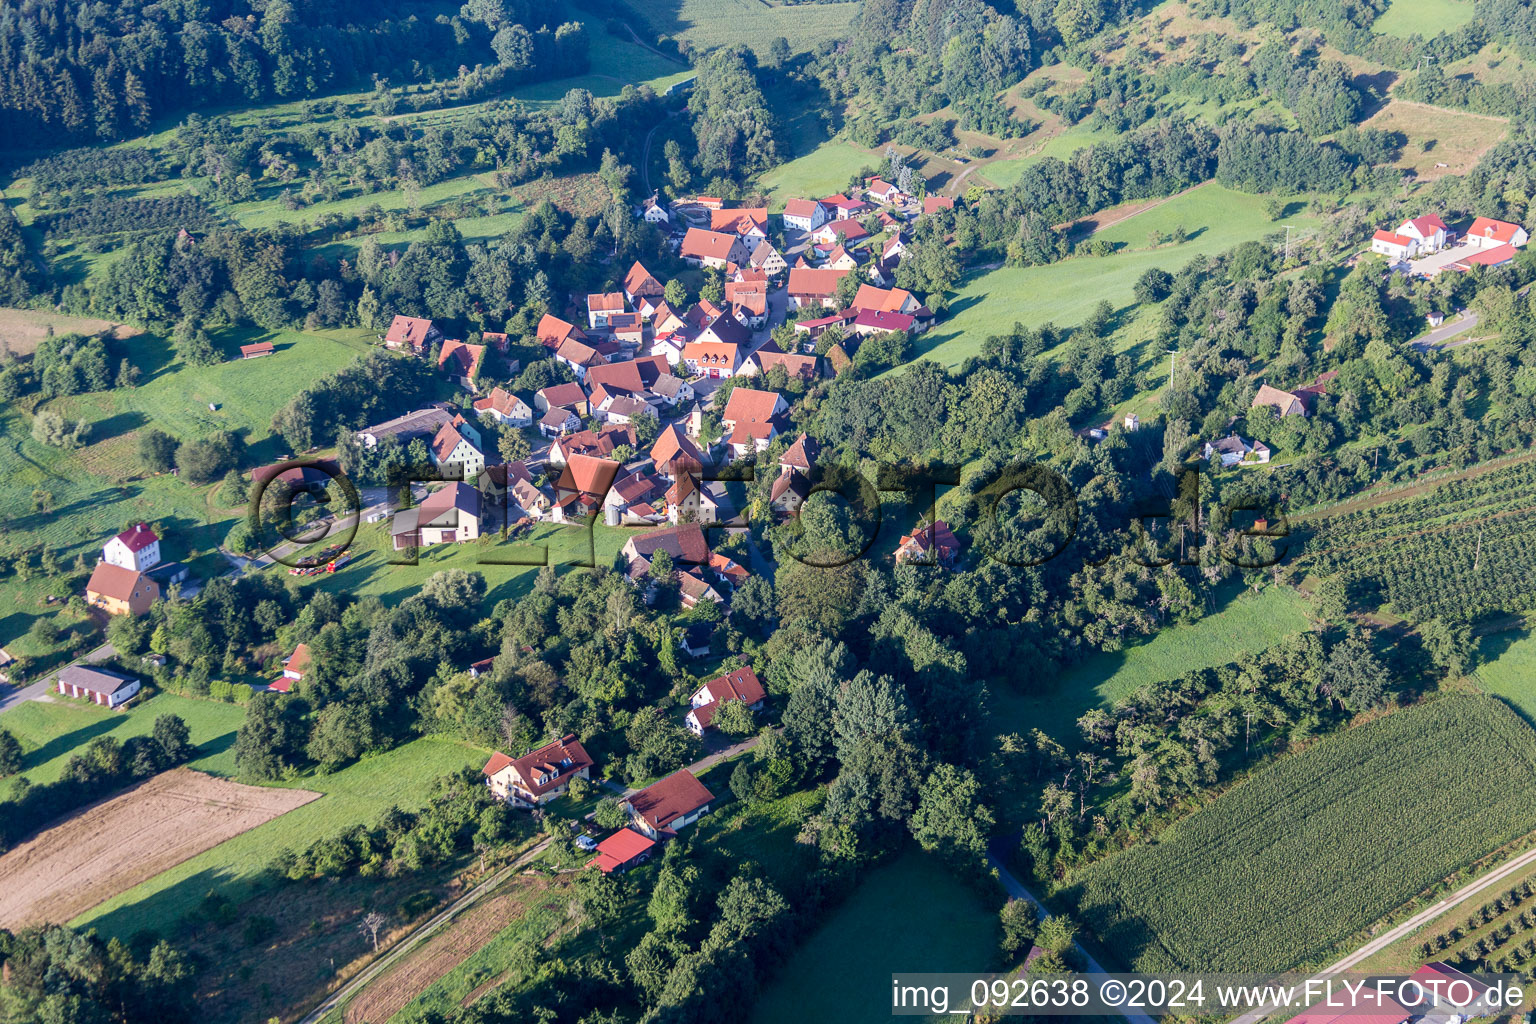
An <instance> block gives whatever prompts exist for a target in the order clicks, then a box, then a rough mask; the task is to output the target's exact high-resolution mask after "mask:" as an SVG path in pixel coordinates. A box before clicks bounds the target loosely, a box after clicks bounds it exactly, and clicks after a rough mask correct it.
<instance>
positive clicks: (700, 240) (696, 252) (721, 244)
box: [681, 228, 738, 260]
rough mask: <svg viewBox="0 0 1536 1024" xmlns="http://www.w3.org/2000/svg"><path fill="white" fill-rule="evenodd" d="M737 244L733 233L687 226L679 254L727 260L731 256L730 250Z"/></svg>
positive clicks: (696, 257) (697, 257) (695, 257)
mask: <svg viewBox="0 0 1536 1024" xmlns="http://www.w3.org/2000/svg"><path fill="white" fill-rule="evenodd" d="M737 244H738V239H737V237H736V236H735V235H727V234H724V233H722V232H719V231H705V230H704V229H703V228H689V229H688V233H687V234H686V235H684V236H683V248H682V252H681V254H682V255H683V256H691V257H693V258H694V259H715V260H727V259H730V258H731V252H732V251H733V250H734V249H735V248H736V245H737Z"/></svg>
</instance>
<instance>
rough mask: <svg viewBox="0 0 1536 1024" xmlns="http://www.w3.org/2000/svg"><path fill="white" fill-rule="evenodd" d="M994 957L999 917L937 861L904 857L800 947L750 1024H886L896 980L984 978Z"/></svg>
mask: <svg viewBox="0 0 1536 1024" xmlns="http://www.w3.org/2000/svg"><path fill="white" fill-rule="evenodd" d="M996 950H997V913H996V911H995V910H994V909H993V908H991V907H988V906H987V905H986V904H985V903H983V901H982V900H981V898H980V897H979V896H978V895H977V893H976V890H974V889H972V888H970V887H968V886H966V885H964V884H963V883H961V882H960V881H959V880H958V879H957V878H956V877H955V875H954V872H953V871H952V870H951V869H950V868H948V867H946V866H945V865H944V864H943V863H942V862H941V861H939V860H938V859H937V858H935V857H931V856H929V855H927V854H923V853H918V852H915V851H914V852H911V853H906V854H903V855H902V856H901V857H900V858H899V859H898V860H896V861H895V862H893V863H891V864H889V865H886V866H885V867H882V868H879V869H878V870H875V871H872V872H870V873H869V875H868V876H866V877H865V879H864V881H863V883H862V884H861V885H860V886H859V888H858V890H857V891H856V892H855V893H854V894H853V895H852V896H851V897H850V898H849V899H848V901H847V902H846V903H844V904H843V905H842V906H841V907H839V908H838V909H837V910H835V911H833V912H832V914H831V916H830V917H829V919H828V920H827V922H826V924H824V925H822V926H821V928H819V929H817V930H816V931H815V932H814V933H812V934H811V936H810V937H809V938H808V939H806V941H804V942H803V943H801V945H800V947H799V949H797V950H796V951H795V953H794V955H793V956H791V957H790V959H789V962H788V963H786V964H785V965H784V966H783V967H782V968H780V969H779V972H778V975H777V977H776V979H775V980H774V981H773V983H772V984H770V985H769V986H768V987H767V988H766V989H764V991H763V993H762V995H761V997H760V998H759V999H758V1001H757V1005H756V1007H755V1008H754V1009H753V1012H752V1016H751V1020H752V1022H753V1024H782V1022H784V1021H793V1020H801V1019H807V1018H808V1017H809V1018H811V1019H815V1020H835V1021H840V1022H843V1024H858V1022H864V1021H868V1022H870V1024H875V1022H877V1021H888V1020H890V1018H891V1009H890V1001H891V975H892V973H894V972H899V971H922V972H942V971H956V972H959V971H982V970H987V969H989V968H990V967H992V966H993V961H994V959H995V958H996V956H997V952H996Z"/></svg>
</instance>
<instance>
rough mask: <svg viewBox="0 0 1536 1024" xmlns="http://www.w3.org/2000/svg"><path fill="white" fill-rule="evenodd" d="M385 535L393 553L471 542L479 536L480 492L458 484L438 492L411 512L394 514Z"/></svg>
mask: <svg viewBox="0 0 1536 1024" xmlns="http://www.w3.org/2000/svg"><path fill="white" fill-rule="evenodd" d="M389 533H390V539H391V540H392V542H393V544H394V549H395V550H396V551H399V550H401V549H403V548H429V547H432V546H433V545H435V544H457V543H460V542H462V541H466V540H475V539H477V538H478V537H479V536H480V492H479V491H478V490H476V489H475V488H473V487H471V486H470V485H469V484H466V483H464V482H462V481H458V482H455V483H451V484H449V485H448V486H447V487H441V488H438V489H437V490H435V491H433V492H432V493H431V494H429V495H427V496H426V497H425V498H424V499H422V502H421V504H420V505H417V506H416V507H415V508H405V509H401V510H400V511H398V512H396V513H395V518H394V521H393V522H392V523H391V524H390V528H389Z"/></svg>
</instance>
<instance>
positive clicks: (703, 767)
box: [588, 736, 762, 817]
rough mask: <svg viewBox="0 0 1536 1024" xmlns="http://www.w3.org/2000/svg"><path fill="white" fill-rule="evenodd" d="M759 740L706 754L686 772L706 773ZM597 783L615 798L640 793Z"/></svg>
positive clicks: (634, 789) (615, 784) (743, 742)
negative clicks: (615, 796)
mask: <svg viewBox="0 0 1536 1024" xmlns="http://www.w3.org/2000/svg"><path fill="white" fill-rule="evenodd" d="M761 739H762V737H761V736H748V737H747V738H746V739H744V740H742V741H741V742H740V743H733V744H731V745H730V746H728V747H726V748H724V749H722V750H717V751H715V752H714V753H713V754H707V755H705V756H704V757H701V758H699V759H698V760H697V761H695V762H693V764H690V765H688V770H689V771H690V772H692V773H693V774H695V775H698V774H699V773H700V772H706V771H708V770H709V769H711V768H713V767H714V766H715V765H717V764H719V763H720V762H721V761H724V760H727V759H728V758H732V757H735V756H736V755H737V754H744V753H746V752H747V751H749V750H751V749H752V748H753V747H755V746H757V744H758V741H759V740H761ZM599 781H600V782H601V783H602V785H603V786H604V788H606V789H607V790H608V791H609V792H610V793H613V794H615V795H617V796H623V797H629V796H634V795H635V794H636V793H638V792H640V790H638V789H636V788H635V787H633V786H631V787H629V788H628V789H625V788H624V787H622V786H620V785H619V784H618V783H617V782H611V781H609V780H608V779H600V780H599ZM588 817H591V815H588Z"/></svg>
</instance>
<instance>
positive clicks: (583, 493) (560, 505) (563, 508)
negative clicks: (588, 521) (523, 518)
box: [554, 454, 620, 522]
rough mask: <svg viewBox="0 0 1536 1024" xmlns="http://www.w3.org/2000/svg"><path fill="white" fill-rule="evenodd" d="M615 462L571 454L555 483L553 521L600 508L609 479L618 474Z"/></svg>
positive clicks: (610, 484)
mask: <svg viewBox="0 0 1536 1024" xmlns="http://www.w3.org/2000/svg"><path fill="white" fill-rule="evenodd" d="M619 469H620V466H619V464H618V463H617V462H613V461H610V460H608V459H602V458H598V457H597V456H595V455H580V454H572V455H571V456H570V457H569V458H568V459H567V461H566V463H565V468H564V469H562V470H561V471H560V479H559V480H557V481H556V482H555V504H554V508H555V518H556V520H557V521H561V522H563V521H565V520H568V519H574V518H578V517H581V516H589V515H592V514H593V513H594V512H596V511H597V510H598V509H600V508H602V507H603V499H604V498H605V497H606V496H607V494H608V490H609V488H611V487H612V486H613V480H614V478H615V477H616V476H618V475H619Z"/></svg>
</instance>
